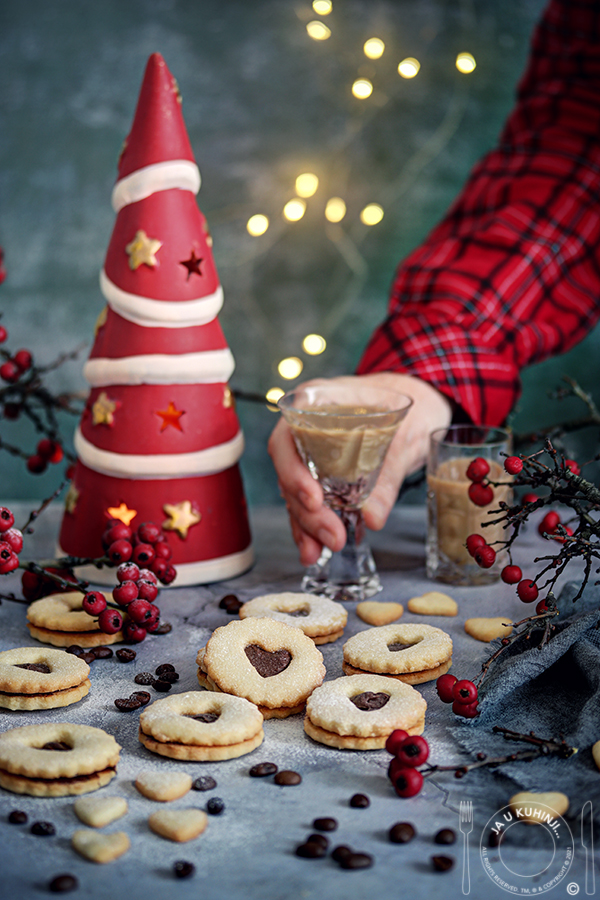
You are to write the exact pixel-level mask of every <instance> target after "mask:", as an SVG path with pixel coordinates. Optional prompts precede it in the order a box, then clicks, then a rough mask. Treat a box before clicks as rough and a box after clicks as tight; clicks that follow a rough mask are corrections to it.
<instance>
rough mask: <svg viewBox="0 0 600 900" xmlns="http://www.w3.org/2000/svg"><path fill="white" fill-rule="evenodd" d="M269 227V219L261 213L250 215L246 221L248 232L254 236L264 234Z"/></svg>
mask: <svg viewBox="0 0 600 900" xmlns="http://www.w3.org/2000/svg"><path fill="white" fill-rule="evenodd" d="M268 227H269V220H268V219H267V217H266V216H263V215H262V214H260V213H258V214H257V215H255V216H250V218H249V219H248V221H247V222H246V228H247V229H248V234H251V235H252V237H259V236H260V235H261V234H264V233H265V231H266V230H267V228H268Z"/></svg>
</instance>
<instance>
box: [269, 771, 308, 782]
mask: <svg viewBox="0 0 600 900" xmlns="http://www.w3.org/2000/svg"><path fill="white" fill-rule="evenodd" d="M274 781H275V784H280V785H292V784H300V782H301V781H302V775H299V774H298V773H297V772H292V771H291V769H284V770H283V771H282V772H278V773H277V775H276V776H275V778H274Z"/></svg>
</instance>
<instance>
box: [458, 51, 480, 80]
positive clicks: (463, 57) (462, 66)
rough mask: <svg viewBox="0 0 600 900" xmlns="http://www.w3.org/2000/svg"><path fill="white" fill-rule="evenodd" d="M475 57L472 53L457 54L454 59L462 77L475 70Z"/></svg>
mask: <svg viewBox="0 0 600 900" xmlns="http://www.w3.org/2000/svg"><path fill="white" fill-rule="evenodd" d="M476 65H477V63H476V62H475V57H474V56H473V54H472V53H459V54H458V56H457V57H456V68H457V69H458V71H459V72H462V73H463V75H470V74H471V72H473V71H474V70H475V66H476Z"/></svg>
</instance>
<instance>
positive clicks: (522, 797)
mask: <svg viewBox="0 0 600 900" xmlns="http://www.w3.org/2000/svg"><path fill="white" fill-rule="evenodd" d="M508 805H509V806H510V808H511V810H512V812H513V813H514V814H515V816H516V818H517V819H520V820H521V821H522V822H529V824H530V825H539V824H540V823H541V822H543V821H544V817H548V816H550V817H551V818H553V817H554V816H562V815H564V813H566V811H567V810H568V808H569V798H568V797H567V795H566V794H561V793H560V791H544V792H540V793H534V792H533V791H521V793H519V794H515V795H514V796H512V797H511V798H510V800H509V801H508Z"/></svg>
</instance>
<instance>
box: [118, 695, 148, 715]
mask: <svg viewBox="0 0 600 900" xmlns="http://www.w3.org/2000/svg"><path fill="white" fill-rule="evenodd" d="M141 705H142V704H141V703H140V701H139V700H138V699H137V698H136V697H133V696H132V697H126V698H121V699H119V700H115V706H116V707H117V709H118V710H119V712H132V711H133V710H134V709H139V708H140V706H141Z"/></svg>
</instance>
